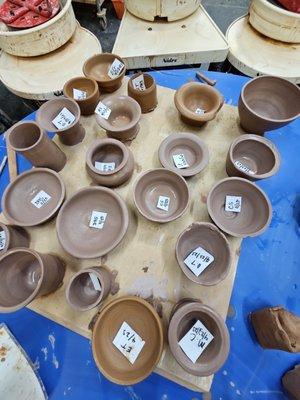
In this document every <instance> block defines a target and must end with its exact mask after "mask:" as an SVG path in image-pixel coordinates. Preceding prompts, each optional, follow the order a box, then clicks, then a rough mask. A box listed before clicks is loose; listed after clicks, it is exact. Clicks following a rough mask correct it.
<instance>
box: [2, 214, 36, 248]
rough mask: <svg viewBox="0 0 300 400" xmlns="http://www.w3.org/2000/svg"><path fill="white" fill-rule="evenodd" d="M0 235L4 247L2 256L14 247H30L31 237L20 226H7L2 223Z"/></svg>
mask: <svg viewBox="0 0 300 400" xmlns="http://www.w3.org/2000/svg"><path fill="white" fill-rule="evenodd" d="M0 234H1V239H2V240H0V242H1V244H2V246H1V247H3V248H2V250H1V249H0V254H3V253H5V252H6V251H7V250H9V249H12V248H14V247H29V243H30V235H29V233H28V232H27V231H26V230H25V229H23V228H21V227H20V226H15V225H6V224H3V222H0Z"/></svg>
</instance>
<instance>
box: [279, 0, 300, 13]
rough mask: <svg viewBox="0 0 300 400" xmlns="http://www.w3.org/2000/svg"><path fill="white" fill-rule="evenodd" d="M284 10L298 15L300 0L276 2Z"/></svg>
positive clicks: (280, 0)
mask: <svg viewBox="0 0 300 400" xmlns="http://www.w3.org/2000/svg"><path fill="white" fill-rule="evenodd" d="M277 1H278V3H280V4H281V5H282V6H283V7H284V8H286V9H287V10H289V11H293V12H295V13H300V0H277Z"/></svg>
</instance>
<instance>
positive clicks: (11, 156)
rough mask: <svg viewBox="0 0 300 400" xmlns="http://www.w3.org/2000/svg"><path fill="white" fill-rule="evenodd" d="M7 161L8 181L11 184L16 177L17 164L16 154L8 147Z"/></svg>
mask: <svg viewBox="0 0 300 400" xmlns="http://www.w3.org/2000/svg"><path fill="white" fill-rule="evenodd" d="M7 161H8V172H9V180H10V181H11V182H12V181H13V180H14V179H15V178H16V177H17V176H18V164H17V157H16V152H15V151H14V150H13V149H12V148H11V147H10V146H7Z"/></svg>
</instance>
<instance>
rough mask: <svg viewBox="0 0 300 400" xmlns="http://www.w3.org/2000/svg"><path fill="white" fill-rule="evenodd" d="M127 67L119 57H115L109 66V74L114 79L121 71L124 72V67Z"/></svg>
mask: <svg viewBox="0 0 300 400" xmlns="http://www.w3.org/2000/svg"><path fill="white" fill-rule="evenodd" d="M124 67H125V65H124V64H123V63H122V62H121V61H120V60H118V59H117V58H115V59H114V62H113V63H112V64H111V66H110V67H109V70H108V73H107V75H108V76H109V77H110V78H111V79H114V78H116V77H117V76H119V75H120V73H121V72H122V70H123V68H124Z"/></svg>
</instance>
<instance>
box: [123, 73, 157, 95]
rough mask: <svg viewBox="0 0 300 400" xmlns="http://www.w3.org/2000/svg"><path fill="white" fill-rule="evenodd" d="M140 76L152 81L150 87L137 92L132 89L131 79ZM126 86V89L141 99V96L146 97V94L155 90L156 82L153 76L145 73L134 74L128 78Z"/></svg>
mask: <svg viewBox="0 0 300 400" xmlns="http://www.w3.org/2000/svg"><path fill="white" fill-rule="evenodd" d="M140 75H144V76H147V77H149V78H150V79H151V80H152V82H151V85H150V86H149V87H148V88H146V89H145V90H138V89H135V88H134V87H133V84H132V81H133V79H135V78H137V77H138V76H140ZM127 85H128V88H130V90H131V91H132V92H133V93H135V94H138V95H140V96H141V97H143V96H146V95H147V94H149V93H151V92H152V91H153V90H154V89H155V87H156V82H155V79H154V78H153V76H152V75H150V74H148V73H147V72H136V73H135V74H132V75H130V76H129V79H128V83H127Z"/></svg>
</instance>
